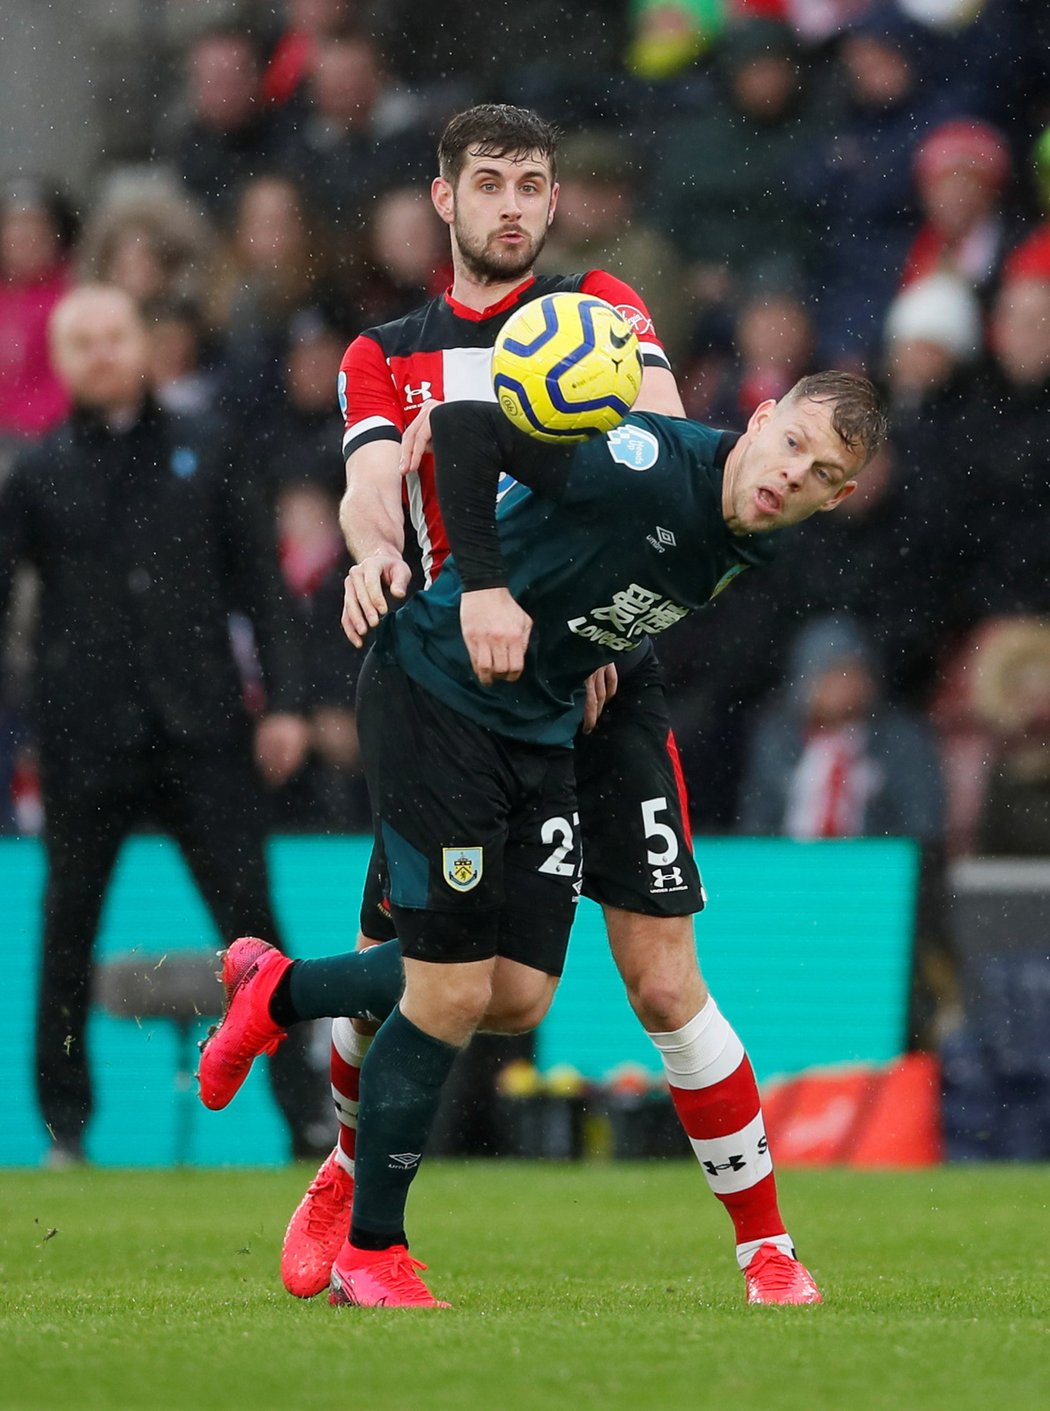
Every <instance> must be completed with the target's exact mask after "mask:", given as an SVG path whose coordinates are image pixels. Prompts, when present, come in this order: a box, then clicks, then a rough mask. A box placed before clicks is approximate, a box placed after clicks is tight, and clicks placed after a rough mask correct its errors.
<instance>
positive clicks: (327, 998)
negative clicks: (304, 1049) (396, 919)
mask: <svg viewBox="0 0 1050 1411" xmlns="http://www.w3.org/2000/svg"><path fill="white" fill-rule="evenodd" d="M404 984H405V968H404V966H403V965H402V963H401V947H400V946H399V945H398V943H397V941H384V942H383V944H382V945H379V946H369V947H368V949H367V950H353V951H347V952H346V954H345V955H330V956H327V957H325V958H324V959H323V960H297V961H295V963H294V964H293V965H290V966H289V968H288V969H287V970H286V971H285V973H284V974H283V975H282V976H281V978H280V980H279V981H278V983H277V988H276V989H275V990H274V992H273V995H272V997H271V999H270V1018H271V1019H272V1020H273V1022H274V1023H275V1024H279V1025H280V1026H281V1028H282V1029H286V1028H287V1027H288V1025H289V1024H296V1023H299V1022H300V1021H302V1020H304V1019H330V1018H332V1017H333V1016H334V1015H337V1014H345V1015H347V1016H348V1017H349V1018H351V1019H352V1018H354V1017H355V1016H357V1015H365V1014H371V1015H372V1016H373V1017H374V1018H376V1019H385V1018H386V1017H387V1015H388V1014H389V1013H390V1011H391V1010H392V1009H393V1008H394V1006H395V1005H396V1004H397V1002H398V1000H399V999H400V998H401V991H402V989H403V988H404Z"/></svg>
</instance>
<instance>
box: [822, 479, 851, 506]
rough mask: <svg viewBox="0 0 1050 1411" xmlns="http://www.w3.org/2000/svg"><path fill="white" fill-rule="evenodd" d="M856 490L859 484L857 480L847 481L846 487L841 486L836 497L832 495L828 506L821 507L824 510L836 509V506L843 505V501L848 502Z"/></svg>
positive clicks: (836, 492)
mask: <svg viewBox="0 0 1050 1411" xmlns="http://www.w3.org/2000/svg"><path fill="white" fill-rule="evenodd" d="M856 488H857V482H856V481H855V480H847V481H846V483H845V485H840V486H839V488H838V489H837V490H836V491H835V493H834V495H832V497H831V499H830V500H829V501H828V502H827V504H826V505H821V507H820V508H821V509H822V510H833V509H835V508H836V506H838V505H841V504H842V501H843V500H848V499H849V497H850V496H851V495H852V494H853V492H854V490H855V489H856Z"/></svg>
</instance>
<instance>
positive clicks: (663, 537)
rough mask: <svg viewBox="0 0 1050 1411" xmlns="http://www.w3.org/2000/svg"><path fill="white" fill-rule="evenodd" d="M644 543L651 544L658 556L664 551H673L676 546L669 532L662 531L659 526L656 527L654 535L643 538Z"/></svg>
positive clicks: (675, 540)
mask: <svg viewBox="0 0 1050 1411" xmlns="http://www.w3.org/2000/svg"><path fill="white" fill-rule="evenodd" d="M645 541H646V543H647V544H652V546H653V548H654V549H655V550H656V552H657V553H658V554H662V553H663V551H664V549H674V548H676V547H677V545H678V540H677V539H676V538H675V537H674V535H673V534H672V533H671V531H670V530H669V529H664V527H663V526H662V525H660V524H658V525H657V526H656V533H655V534H647V535H646V536H645Z"/></svg>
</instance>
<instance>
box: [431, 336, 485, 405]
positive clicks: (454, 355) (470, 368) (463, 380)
mask: <svg viewBox="0 0 1050 1411" xmlns="http://www.w3.org/2000/svg"><path fill="white" fill-rule="evenodd" d="M441 362H442V368H443V372H444V379H445V401H446V402H494V401H495V400H496V394H495V392H494V391H493V390H492V349H491V348H446V349H445V351H444V352H443V353H442V355H441Z"/></svg>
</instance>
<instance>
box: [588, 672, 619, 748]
mask: <svg viewBox="0 0 1050 1411" xmlns="http://www.w3.org/2000/svg"><path fill="white" fill-rule="evenodd" d="M585 684H586V688H587V697H586V700H585V701H584V704H583V733H584V734H585V735H589V734H590V733H591V731H592V730H593V729H594V727H595V726H596V725H597V724H598V717H599V716H600V715H601V713H602V711H603V710H604V709H605V707H606V704H607V702H609V701H611V700H612V698H613V696H615V695H616V688H617V686H618V685H619V684H620V678H619V677H618V676H617V674H616V667H615V666H614V665H613V664H612V662H610V663H609V665H608V666H600V667H599V668H598V670H597V671H595V672H593V673H592V674H591V675H590V676H588V677H587V680H586V683H585Z"/></svg>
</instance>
